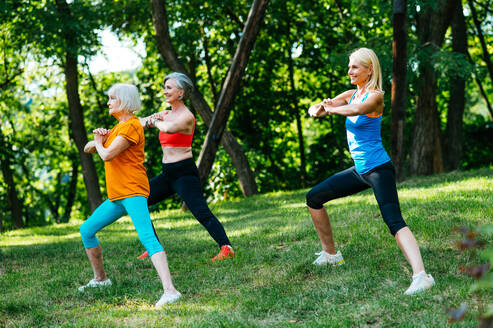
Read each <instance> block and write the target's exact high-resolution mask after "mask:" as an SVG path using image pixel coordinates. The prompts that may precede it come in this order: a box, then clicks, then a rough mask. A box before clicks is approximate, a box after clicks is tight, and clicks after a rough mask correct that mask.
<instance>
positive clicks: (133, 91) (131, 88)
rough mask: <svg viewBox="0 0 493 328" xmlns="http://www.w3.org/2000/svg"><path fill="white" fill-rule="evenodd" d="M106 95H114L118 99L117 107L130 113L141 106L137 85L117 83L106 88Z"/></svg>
mask: <svg viewBox="0 0 493 328" xmlns="http://www.w3.org/2000/svg"><path fill="white" fill-rule="evenodd" d="M108 96H115V97H116V98H117V99H118V100H119V101H120V107H119V109H123V110H126V111H128V112H130V113H133V112H136V111H138V110H140V109H141V108H142V102H141V101H140V94H139V90H138V89H137V87H136V86H135V85H133V84H125V83H117V84H113V86H112V87H111V88H110V89H109V90H108Z"/></svg>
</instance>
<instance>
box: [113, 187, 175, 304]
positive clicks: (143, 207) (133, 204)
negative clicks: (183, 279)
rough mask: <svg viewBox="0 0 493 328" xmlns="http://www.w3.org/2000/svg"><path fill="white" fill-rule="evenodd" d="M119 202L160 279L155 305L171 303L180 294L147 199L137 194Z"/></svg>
mask: <svg viewBox="0 0 493 328" xmlns="http://www.w3.org/2000/svg"><path fill="white" fill-rule="evenodd" d="M121 202H122V205H123V206H124V207H125V209H126V210H127V212H128V214H129V216H130V218H131V219H132V222H133V224H134V226H135V230H137V233H138V235H139V239H140V241H141V243H142V244H143V245H144V247H145V248H146V250H147V252H148V253H149V255H150V257H151V261H152V264H154V267H155V268H156V271H157V273H158V275H159V278H160V279H161V283H162V285H163V290H164V293H163V295H162V296H161V299H160V300H159V301H158V303H156V306H161V305H164V304H169V303H173V302H174V301H176V300H177V299H178V298H180V295H181V294H180V293H179V292H178V291H177V290H176V289H175V287H174V286H173V282H172V280H171V273H170V270H169V266H168V261H167V259H166V254H165V252H164V249H163V247H162V246H161V244H160V243H159V241H158V240H157V238H156V235H155V234H154V231H153V229H152V224H151V216H150V215H149V209H148V207H147V199H146V198H145V197H142V196H137V197H129V198H125V199H122V200H121Z"/></svg>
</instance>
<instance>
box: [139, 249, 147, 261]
mask: <svg viewBox="0 0 493 328" xmlns="http://www.w3.org/2000/svg"><path fill="white" fill-rule="evenodd" d="M146 257H149V253H147V251H145V252H144V253H142V254H141V255H139V256H137V258H138V259H139V260H142V259H145V258H146Z"/></svg>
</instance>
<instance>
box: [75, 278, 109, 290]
mask: <svg viewBox="0 0 493 328" xmlns="http://www.w3.org/2000/svg"><path fill="white" fill-rule="evenodd" d="M104 286H111V280H109V279H106V280H103V281H97V280H94V279H92V280H91V281H89V283H88V284H87V285H84V286H80V287H79V292H83V291H84V289H86V288H95V287H104Z"/></svg>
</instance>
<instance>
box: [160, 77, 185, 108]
mask: <svg viewBox="0 0 493 328" xmlns="http://www.w3.org/2000/svg"><path fill="white" fill-rule="evenodd" d="M163 93H164V96H165V97H166V102H167V103H173V102H175V101H177V100H179V101H181V99H180V97H181V96H183V94H184V93H185V91H184V90H183V89H180V88H178V87H177V86H176V81H175V80H174V79H169V80H166V83H165V84H164V92H163Z"/></svg>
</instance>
